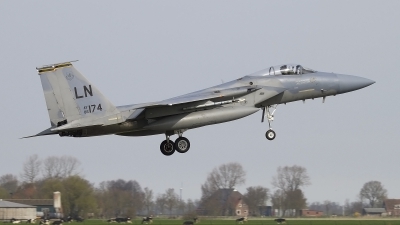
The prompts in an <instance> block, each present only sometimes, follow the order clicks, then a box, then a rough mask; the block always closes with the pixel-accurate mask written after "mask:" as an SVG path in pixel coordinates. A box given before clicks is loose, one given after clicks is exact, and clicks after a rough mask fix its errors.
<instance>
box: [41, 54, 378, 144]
mask: <svg viewBox="0 0 400 225" xmlns="http://www.w3.org/2000/svg"><path fill="white" fill-rule="evenodd" d="M37 69H38V71H39V75H40V77H41V81H42V87H43V92H44V96H45V99H46V104H47V108H48V110H49V117H50V121H51V124H52V127H51V128H50V129H49V130H50V132H49V130H46V131H45V132H41V133H39V134H37V135H36V136H42V135H48V134H59V135H60V136H72V137H90V136H99V135H108V134H117V135H124V136H140V135H152V134H160V133H165V134H166V136H167V140H169V138H170V136H171V135H173V134H179V136H180V137H181V136H182V134H183V132H185V131H186V130H188V129H194V128H198V127H202V126H207V125H213V124H218V123H224V122H228V121H232V120H236V119H240V118H243V117H246V116H248V115H251V114H253V113H255V112H257V111H258V110H259V109H260V108H262V109H263V118H264V115H265V113H267V114H266V116H267V119H268V123H269V126H270V130H272V129H271V122H272V120H273V112H270V111H269V109H270V108H271V107H272V105H277V104H283V103H285V104H286V103H288V102H293V101H298V100H306V99H314V98H321V97H323V98H325V97H327V96H331V95H337V94H342V93H346V92H350V91H354V90H357V89H360V88H363V87H366V86H369V85H371V84H373V83H375V82H374V81H372V80H369V79H366V78H362V77H357V76H351V75H343V74H334V73H325V72H317V71H314V70H310V69H305V68H303V67H302V66H300V65H296V64H294V65H291V64H285V65H280V66H274V67H269V68H267V69H264V70H262V71H259V72H255V73H253V74H251V75H248V76H244V77H241V78H239V79H236V80H233V81H230V82H227V83H223V84H220V85H217V86H214V87H211V88H207V89H203V90H200V91H196V92H193V93H189V94H186V95H181V96H178V97H174V98H170V99H167V100H163V101H159V102H152V103H144V104H140V105H131V106H123V107H115V106H114V105H113V104H112V103H111V102H110V101H109V100H107V98H106V97H105V96H104V95H103V94H102V93H101V92H100V91H99V90H98V89H97V88H96V87H95V86H94V85H93V84H92V83H91V82H89V81H88V80H87V79H86V78H85V77H84V76H83V75H82V74H81V73H79V72H78V71H77V70H76V69H75V68H74V67H73V65H72V63H71V62H64V63H58V64H52V65H47V66H43V67H39V68H37ZM271 71H272V72H271ZM265 107H266V108H267V110H265ZM60 115H62V116H60ZM262 121H264V119H263V120H262ZM270 130H269V131H267V134H266V135H267V136H270V135H272V134H273V136H270V138H269V139H270V140H271V139H274V138H275V132H272V134H271V131H270ZM268 134H270V135H268ZM162 148H163V147H161V149H162Z"/></svg>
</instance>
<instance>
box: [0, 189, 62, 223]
mask: <svg viewBox="0 0 400 225" xmlns="http://www.w3.org/2000/svg"><path fill="white" fill-rule="evenodd" d="M53 196H54V197H53V199H5V201H10V202H14V203H19V204H24V205H30V206H34V207H35V208H36V214H35V217H36V216H40V217H45V218H61V217H63V214H62V207H61V193H60V192H54V195H53Z"/></svg>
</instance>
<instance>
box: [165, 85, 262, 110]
mask: <svg viewBox="0 0 400 225" xmlns="http://www.w3.org/2000/svg"><path fill="white" fill-rule="evenodd" d="M259 89H261V87H257V86H244V87H235V88H228V89H223V90H216V89H211V90H203V91H197V92H193V93H190V94H186V95H181V96H178V97H174V98H170V99H166V100H163V101H161V102H159V103H158V104H159V105H170V106H172V105H178V104H184V103H190V102H197V101H203V100H211V101H212V100H214V99H218V100H222V99H232V98H239V97H241V96H244V95H246V94H249V93H251V92H254V91H257V90H259Z"/></svg>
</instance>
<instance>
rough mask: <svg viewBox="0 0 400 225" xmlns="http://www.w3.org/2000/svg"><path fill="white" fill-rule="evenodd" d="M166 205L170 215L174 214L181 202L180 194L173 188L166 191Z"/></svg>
mask: <svg viewBox="0 0 400 225" xmlns="http://www.w3.org/2000/svg"><path fill="white" fill-rule="evenodd" d="M164 196H165V205H166V207H167V208H168V211H169V215H171V214H172V210H173V209H174V208H175V207H176V206H178V202H179V197H178V194H176V193H175V190H174V189H173V188H168V189H167V190H166V191H165V194H164Z"/></svg>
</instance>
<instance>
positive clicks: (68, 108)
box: [36, 62, 117, 127]
mask: <svg viewBox="0 0 400 225" xmlns="http://www.w3.org/2000/svg"><path fill="white" fill-rule="evenodd" d="M36 69H37V70H38V72H39V75H40V80H41V82H42V87H43V92H44V97H45V99H46V104H47V110H48V113H49V117H50V122H51V126H52V127H55V126H60V125H63V124H65V123H67V121H68V122H70V121H73V120H77V119H80V118H83V117H88V116H96V117H102V116H106V115H110V114H114V113H116V111H117V109H116V107H115V106H114V105H113V104H112V103H111V102H110V101H109V100H108V99H107V98H106V97H105V96H104V95H103V94H102V93H101V92H100V91H99V90H98V89H97V88H96V87H95V86H94V85H93V84H91V83H90V82H89V81H88V80H87V79H86V78H85V77H84V76H83V75H82V74H81V73H80V72H79V71H78V70H76V69H75V68H74V67H73V65H72V64H71V62H65V63H58V64H52V65H48V66H43V67H40V68H36Z"/></svg>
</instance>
